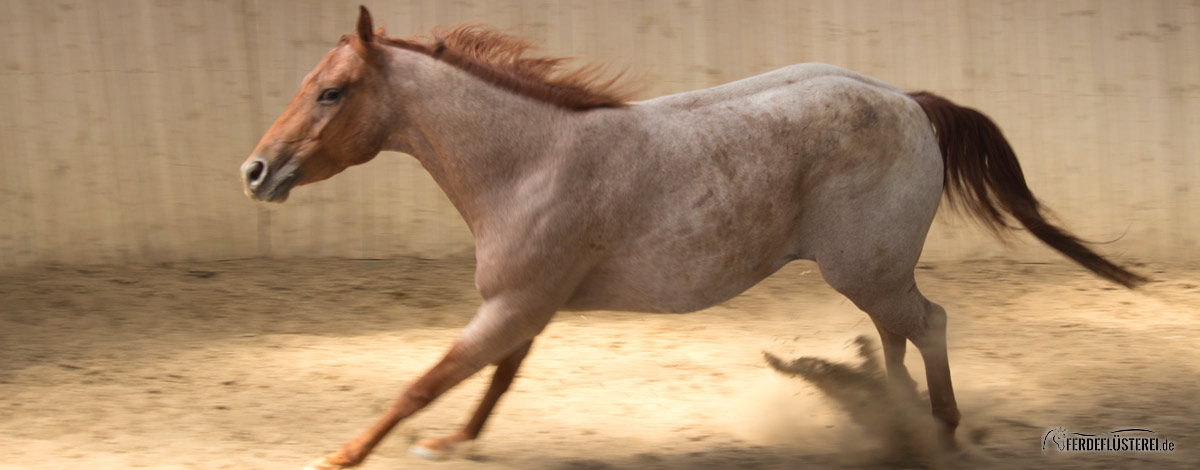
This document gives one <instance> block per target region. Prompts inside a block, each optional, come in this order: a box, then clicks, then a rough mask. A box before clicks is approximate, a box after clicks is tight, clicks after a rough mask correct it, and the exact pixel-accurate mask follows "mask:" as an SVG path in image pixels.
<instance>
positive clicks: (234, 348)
mask: <svg viewBox="0 0 1200 470" xmlns="http://www.w3.org/2000/svg"><path fill="white" fill-rule="evenodd" d="M472 269H473V268H472V263H471V261H470V259H469V258H452V259H444V260H421V259H415V258H405V259H395V260H344V259H290V260H276V259H251V260H235V261H221V262H198V263H173V264H159V265H133V266H93V267H85V268H80V267H62V266H41V267H37V268H30V269H23V270H19V271H9V272H4V273H0V469H55V470H59V469H110V468H111V469H118V468H119V469H126V468H146V469H299V468H300V467H301V466H302V465H303V464H304V463H305V462H307V461H309V460H310V459H312V458H314V457H316V456H318V455H321V454H323V453H325V452H328V451H331V450H333V449H336V448H337V447H338V446H340V445H341V444H342V442H343V441H344V440H345V439H348V438H350V437H352V436H353V435H355V434H356V433H357V432H358V431H360V430H361V429H363V428H364V427H365V426H366V424H367V423H369V422H370V421H371V420H372V419H373V418H374V417H375V416H376V415H377V414H378V413H379V412H380V411H381V410H382V409H383V407H385V406H386V405H387V404H388V403H389V402H390V401H391V400H392V399H393V398H394V397H395V396H397V395H398V394H399V392H400V391H401V390H402V388H403V387H404V385H405V384H407V383H409V382H411V381H412V380H414V379H415V377H416V376H417V374H419V373H420V372H421V371H423V370H424V369H426V368H428V367H429V366H430V365H432V364H433V362H434V361H435V360H436V359H437V358H438V357H440V354H441V353H443V352H444V351H445V349H446V348H447V347H448V346H449V345H450V343H451V342H452V341H453V339H454V338H455V336H456V335H457V331H458V330H459V329H460V328H461V327H462V326H463V325H465V324H466V322H467V321H468V319H469V318H470V317H471V315H472V314H473V312H474V309H475V306H476V304H477V302H478V295H477V294H476V293H475V292H474V290H473V288H472V277H471V272H472ZM1137 269H1138V270H1139V271H1141V272H1144V273H1148V274H1151V275H1153V276H1154V277H1155V278H1156V282H1154V283H1152V284H1150V285H1149V286H1148V287H1146V288H1144V289H1142V290H1141V291H1137V292H1130V291H1126V290H1123V289H1120V288H1117V287H1115V286H1113V285H1110V284H1106V283H1105V282H1103V281H1100V280H1097V279H1095V278H1093V277H1092V276H1091V275H1089V274H1088V273H1086V272H1084V271H1083V270H1081V269H1079V268H1076V267H1074V266H1071V265H1069V264H1067V263H1066V262H1062V263H1050V264H1022V263H1015V262H1008V261H1004V260H976V261H964V262H957V263H936V264H929V263H923V264H922V265H921V266H920V267H919V269H918V273H917V275H918V282H919V284H920V285H921V287H922V291H923V292H925V293H926V294H927V295H928V296H929V297H930V298H931V299H933V300H934V301H936V302H938V303H940V304H942V305H943V306H944V307H946V309H947V310H948V312H949V314H950V328H949V329H950V360H951V365H952V368H953V373H954V379H955V386H956V389H957V391H958V401H959V404H960V406H961V408H962V412H963V424H962V427H961V429H960V431H959V437H960V439H961V440H962V441H963V442H964V443H965V444H966V445H967V449H968V453H967V454H966V455H965V456H958V457H952V458H949V459H948V460H945V461H941V464H944V465H945V466H948V467H951V468H1029V467H1051V466H1053V467H1057V468H1065V469H1082V468H1093V467H1098V466H1104V467H1117V468H1120V467H1127V468H1134V467H1138V468H1188V467H1194V466H1195V463H1196V462H1200V400H1197V397H1200V341H1198V339H1200V269H1197V268H1195V267H1190V266H1182V265H1181V266H1173V265H1168V264H1139V265H1138V267H1137ZM861 334H865V335H870V336H873V335H874V329H873V327H872V325H871V323H870V321H869V320H868V319H867V318H866V316H865V315H864V314H862V313H861V312H859V311H858V310H856V309H855V308H854V306H853V305H852V304H850V303H849V302H848V301H846V300H845V299H844V298H842V297H841V296H839V295H838V294H836V293H835V292H833V291H832V290H831V289H829V287H827V286H826V285H825V284H824V283H823V282H822V281H821V279H820V276H819V275H818V274H817V273H816V271H815V267H814V266H813V265H811V264H804V263H795V264H793V265H789V266H788V267H786V268H785V269H784V270H783V271H781V272H780V273H779V274H777V275H775V276H774V277H772V278H770V279H768V280H767V281H765V282H763V283H762V284H760V285H758V286H757V287H755V288H754V289H752V290H751V291H749V292H748V293H746V294H744V295H743V296H741V297H738V298H736V299H734V300H732V301H730V302H727V303H726V304H723V305H720V306H717V307H713V308H710V309H708V310H705V311H702V312H697V313H694V314H687V315H670V314H641V313H614V312H588V313H576V312H568V313H560V314H559V315H558V317H557V318H556V319H555V321H554V322H553V324H551V325H550V327H549V328H548V329H547V330H546V332H545V333H543V335H542V336H541V337H539V339H538V340H537V341H536V342H535V343H534V348H533V352H532V354H531V356H530V357H529V359H528V360H527V361H526V363H525V365H524V367H523V368H522V369H521V372H520V374H519V375H518V378H517V381H516V383H515V384H514V386H513V388H512V390H511V391H510V392H509V394H508V395H507V396H505V398H504V399H503V401H502V402H501V404H500V407H499V411H498V412H497V414H496V415H495V416H494V417H493V420H492V421H491V423H489V426H488V428H487V429H486V430H485V432H484V435H483V437H482V439H481V440H480V441H478V442H477V443H475V444H474V445H473V446H471V447H470V448H467V449H462V450H461V452H460V453H459V455H456V456H455V458H452V459H450V460H446V461H442V462H428V461H424V460H419V459H417V458H415V457H412V456H410V455H408V450H407V449H408V445H409V443H411V442H412V441H413V440H414V439H416V438H419V437H421V438H423V437H433V436H438V435H441V434H443V433H447V432H449V431H451V430H453V429H454V428H456V427H457V426H458V425H460V424H461V423H462V421H463V420H465V419H466V417H467V416H468V414H469V412H470V411H471V410H472V409H473V408H472V407H473V406H474V404H475V401H476V400H477V399H478V397H479V396H481V395H482V391H483V388H484V387H485V386H486V381H487V378H488V377H489V376H490V371H485V372H484V373H482V374H479V375H477V376H475V377H473V378H471V379H470V380H468V381H467V382H465V383H463V384H462V385H460V386H459V387H458V388H457V389H455V390H453V391H452V392H451V393H449V394H447V395H446V396H444V397H442V398H441V399H440V400H438V401H437V402H435V403H434V404H433V405H432V406H431V407H430V408H428V409H427V410H425V411H424V412H422V413H421V414H419V415H417V416H416V417H414V418H413V419H411V420H409V421H407V422H406V423H404V424H403V425H402V426H401V427H400V428H398V429H397V431H396V432H395V433H393V434H392V435H391V436H390V437H389V439H388V440H386V441H385V442H384V443H383V445H382V446H381V447H380V448H379V449H378V451H377V452H376V453H375V454H374V455H373V456H372V457H371V458H370V459H369V460H368V461H367V462H366V464H365V465H364V466H363V467H362V468H364V469H400V468H436V469H444V470H452V469H533V470H539V469H571V470H585V469H586V470H600V469H627V468H629V469H738V468H744V469H792V468H893V467H919V466H922V465H929V463H928V462H926V463H925V464H922V463H921V462H919V461H911V462H904V461H899V462H898V461H895V460H893V459H890V458H889V457H887V453H886V452H883V449H885V448H886V443H885V442H881V438H880V437H879V436H881V435H887V434H888V433H887V432H883V433H881V432H879V429H869V428H870V427H871V426H872V425H870V424H868V425H866V426H864V425H862V424H860V422H861V421H855V420H854V419H852V418H851V416H852V413H849V412H848V410H846V409H845V408H844V407H841V406H839V405H838V404H837V401H836V400H832V399H831V398H830V397H829V396H827V395H826V394H825V392H821V391H819V390H818V389H817V388H815V387H814V386H812V385H811V384H809V383H806V382H805V381H803V380H801V379H796V378H791V377H784V376H782V375H780V374H778V373H776V372H774V371H773V370H771V369H770V368H769V367H767V365H766V362H765V361H764V359H763V354H762V353H763V352H764V351H769V352H771V353H773V354H776V355H778V356H780V357H782V358H785V359H788V358H795V357H800V356H816V357H821V358H825V359H828V360H831V361H843V362H847V363H851V364H853V363H857V361H859V360H860V359H859V358H858V357H857V350H858V349H857V346H856V345H855V343H854V338H855V337H856V336H858V335H861ZM908 363H909V366H910V368H911V369H912V371H913V375H914V376H915V377H918V378H919V379H923V371H922V370H921V367H920V359H919V356H918V355H917V354H916V352H915V349H913V348H911V347H910V349H909V358H908ZM921 387H922V388H923V385H921ZM835 393H836V392H835ZM883 409H887V408H883ZM896 412H897V413H901V412H902V410H901V411H896ZM913 416H914V418H913V420H916V421H920V420H922V419H927V418H926V417H925V414H924V413H916V414H914V415H913ZM885 422H886V421H885ZM922 425H923V424H920V423H916V424H915V426H917V427H918V428H919V427H920V426H922ZM876 426H878V424H876ZM1059 426H1062V427H1066V428H1067V430H1068V431H1069V432H1084V433H1106V432H1108V431H1112V430H1115V429H1121V428H1127V427H1139V428H1146V429H1151V430H1154V431H1156V432H1157V433H1158V436H1159V437H1162V438H1165V439H1169V440H1171V441H1173V442H1174V443H1175V446H1176V450H1175V451H1174V452H1170V453H1136V452H1121V453H1060V452H1058V451H1056V450H1054V449H1050V450H1049V451H1048V452H1046V453H1043V452H1042V448H1041V444H1042V438H1043V436H1044V435H1045V434H1046V432H1047V431H1048V430H1050V429H1052V428H1056V427H1059ZM937 464H938V463H937V462H935V463H934V465H937Z"/></svg>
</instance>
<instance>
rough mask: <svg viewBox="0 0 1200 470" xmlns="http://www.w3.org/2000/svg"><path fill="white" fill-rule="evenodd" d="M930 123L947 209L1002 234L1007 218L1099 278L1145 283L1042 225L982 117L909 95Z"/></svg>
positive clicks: (1012, 160) (925, 95)
mask: <svg viewBox="0 0 1200 470" xmlns="http://www.w3.org/2000/svg"><path fill="white" fill-rule="evenodd" d="M908 96H910V97H911V98H912V99H913V100H915V101H916V102H917V104H919V105H921V109H923V110H925V115H926V116H928V117H929V122H930V123H931V124H933V128H934V133H935V134H936V135H937V139H938V147H940V148H941V151H942V160H943V161H944V162H945V165H946V166H945V177H944V181H943V185H942V191H944V193H945V194H946V198H947V200H949V202H950V204H951V205H952V206H956V207H959V208H962V209H965V211H966V212H968V213H970V214H972V215H974V216H975V217H977V218H978V219H979V220H980V221H982V222H983V224H984V225H985V226H986V227H988V228H989V229H991V230H992V231H993V232H995V233H996V234H997V235H1003V234H1004V232H1006V231H1007V230H1011V229H1013V228H1014V227H1013V226H1011V225H1009V223H1008V218H1007V216H1006V214H1007V215H1008V216H1012V218H1014V219H1016V220H1017V221H1018V222H1020V223H1021V225H1023V226H1025V228H1026V229H1028V230H1029V231H1030V232H1031V233H1033V235H1034V236H1035V237H1037V238H1038V239H1039V240H1041V241H1042V242H1044V243H1046V244H1047V245H1050V247H1051V248H1054V249H1055V250H1057V251H1058V252H1059V253H1062V254H1063V255H1066V256H1067V257H1068V258H1071V259H1072V260H1074V261H1075V262H1076V263H1079V264H1080V265H1081V266H1083V267H1085V268H1087V269H1088V270H1090V271H1092V272H1094V273H1096V274H1097V275H1099V276H1100V277H1102V278H1105V279H1108V280H1110V281H1112V282H1115V283H1117V284H1120V285H1122V286H1125V287H1128V288H1134V287H1137V286H1139V285H1141V284H1143V283H1145V282H1146V281H1147V280H1148V279H1147V278H1146V277H1143V276H1142V275H1139V274H1135V273H1133V272H1130V271H1129V270H1126V269H1125V268H1122V267H1120V266H1117V265H1116V264H1113V263H1112V262H1111V261H1109V260H1107V259H1105V258H1104V257H1102V256H1100V255H1098V254H1096V252H1094V251H1092V250H1091V249H1090V248H1088V247H1086V246H1084V244H1083V242H1082V241H1081V240H1079V238H1077V237H1075V235H1072V234H1071V233H1070V232H1067V231H1066V230H1063V229H1061V228H1059V227H1056V226H1054V225H1052V224H1050V222H1047V221H1046V219H1045V217H1043V216H1042V211H1041V204H1040V203H1039V202H1038V200H1037V198H1035V197H1034V196H1033V193H1032V192H1030V191H1029V186H1027V185H1026V184H1025V175H1024V174H1023V173H1022V172H1021V165H1020V164H1019V163H1017V155H1016V154H1015V153H1014V152H1013V149H1012V147H1011V146H1009V145H1008V141H1007V140H1005V138H1004V134H1002V133H1001V132H1000V128H999V127H997V126H996V124H995V123H993V122H992V120H991V119H989V118H988V117H987V116H985V115H984V114H983V113H981V112H979V111H976V110H974V109H971V108H967V107H963V106H959V105H956V104H954V103H952V102H950V100H947V99H945V98H942V97H940V96H937V95H935V94H933V93H929V92H924V91H919V92H913V93H909V94H908Z"/></svg>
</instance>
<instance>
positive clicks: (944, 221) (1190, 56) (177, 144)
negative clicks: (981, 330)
mask: <svg viewBox="0 0 1200 470" xmlns="http://www.w3.org/2000/svg"><path fill="white" fill-rule="evenodd" d="M358 3H359V2H358V1H355V2H349V1H345V2H343V1H329V0H304V1H295V0H292V1H265V0H264V1H256V0H239V1H234V0H214V1H201V0H193V1H162V0H160V1H149V0H147V1H104V2H100V1H91V0H59V1H55V2H45V1H40V0H3V1H0V34H2V35H3V40H2V41H0V80H2V83H3V86H0V103H3V108H0V109H3V112H0V163H2V166H0V267H11V266H20V265H28V264H35V263H48V262H52V263H95V262H125V261H137V260H180V259H220V258H235V257H252V256H261V255H270V256H293V255H303V256H309V255H320V256H323V255H333V256H349V257H386V256H392V255H396V254H405V253H416V254H421V255H424V256H439V255H442V254H446V253H450V252H457V251H463V250H468V249H470V237H469V234H468V233H467V231H466V229H465V226H464V225H463V224H462V222H461V221H460V220H459V219H458V216H457V214H456V213H455V212H454V210H453V208H452V207H451V206H450V205H449V203H448V202H447V201H446V200H445V198H444V196H442V195H441V193H440V191H439V190H438V189H437V187H436V186H434V185H433V184H432V182H431V180H430V179H429V177H428V176H427V175H426V174H425V173H424V171H423V170H422V169H421V168H420V166H419V165H417V164H416V162H415V161H414V160H413V159H411V158H410V157H407V156H404V155H395V154H385V155H382V156H380V157H379V158H377V159H376V160H375V161H373V162H371V163H370V164H368V165H367V166H364V167H358V168H354V169H351V170H349V171H347V172H346V173H345V174H343V175H340V176H338V177H336V178H334V179H333V180H330V181H329V182H326V183H322V184H318V185H315V186H311V187H305V188H302V189H300V190H298V191H297V192H296V193H294V195H293V198H292V200H291V201H289V202H288V203H287V204H286V205H282V206H280V205H271V206H265V205H261V204H254V203H251V202H250V201H249V200H247V199H246V198H245V197H244V196H242V194H241V190H240V182H239V180H238V175H237V167H238V165H239V164H240V163H241V161H242V160H243V159H244V158H245V156H246V154H247V153H248V152H249V151H250V150H251V149H252V148H253V146H254V144H255V142H256V141H257V139H258V137H259V136H260V135H261V133H262V132H263V131H264V130H265V129H266V127H267V126H268V125H269V124H270V122H271V121H272V120H273V119H274V118H275V116H276V115H278V113H279V112H280V111H282V109H283V108H284V106H285V105H286V103H287V101H288V100H289V99H290V97H291V95H292V93H294V92H295V89H296V86H297V84H298V82H299V81H300V79H301V78H302V77H303V76H304V74H306V73H307V72H308V71H309V70H310V69H311V67H312V66H313V65H315V64H316V62H317V61H318V59H319V58H320V57H321V56H322V55H323V54H324V53H325V52H326V51H327V50H328V49H329V48H331V47H332V45H333V44H334V43H335V42H336V40H337V38H338V36H339V35H340V34H342V33H345V32H349V31H350V29H351V28H352V26H353V22H354V18H355V15H356V6H357V4H358ZM368 3H369V5H368V6H370V7H371V8H372V9H373V11H374V13H375V17H376V21H377V23H381V24H383V25H385V26H387V28H388V31H389V32H390V33H391V34H392V35H397V36H407V35H410V34H414V33H418V32H425V31H427V30H428V29H429V28H430V27H431V26H433V25H436V24H442V23H452V22H459V21H473V22H483V23H487V24H490V25H493V26H496V27H499V28H503V29H508V30H512V31H517V32H520V33H522V34H525V35H528V36H530V37H532V38H535V39H536V40H538V41H539V42H541V43H543V44H544V45H545V49H546V51H547V52H548V53H551V54H556V55H578V56H582V57H587V58H595V59H600V60H607V61H610V62H612V63H614V64H617V65H619V66H628V67H629V69H630V70H631V71H632V72H633V74H634V75H637V76H640V77H641V79H642V81H643V82H644V83H645V84H646V87H645V89H646V92H645V93H644V94H645V96H647V97H648V96H654V95H658V94H663V93H670V92H677V91H684V90H689V89H694V88H700V87H706V86H711V85H715V84H719V83H722V82H726V81H729V80H734V79H737V78H741V77H745V76H749V75H753V74H757V73H761V72H764V71H767V70H770V69H773V68H775V67H778V66H781V65H784V64H789V63H795V62H804V61H822V62H829V63H834V64H839V65H843V66H847V67H850V68H853V69H856V70H859V71H861V72H865V73H867V74H870V75H874V76H876V77H878V78H881V79H883V80H885V81H888V82H891V83H893V84H896V85H898V86H901V87H903V88H907V89H928V90H933V91H937V92H939V93H942V94H944V95H947V96H949V97H951V98H953V99H955V100H958V101H960V102H961V103H964V104H969V105H971V106H974V107H977V108H979V109H981V110H984V111H985V112H986V113H988V114H989V115H991V116H992V117H993V118H994V119H995V120H996V121H997V122H998V123H1000V125H1001V127H1003V128H1004V130H1005V131H1006V133H1007V135H1008V136H1009V138H1010V139H1011V141H1012V143H1013V145H1014V146H1015V147H1016V149H1017V152H1018V154H1019V155H1020V156H1021V159H1022V164H1023V165H1024V167H1025V172H1026V176H1027V177H1028V179H1029V182H1030V185H1031V186H1032V188H1033V189H1034V191H1035V193H1036V194H1038V195H1039V196H1040V197H1041V198H1042V199H1043V200H1044V201H1045V202H1046V203H1047V204H1048V205H1049V206H1051V207H1052V208H1054V209H1055V210H1056V212H1057V214H1058V215H1059V216H1060V217H1061V218H1062V219H1063V220H1065V221H1066V222H1067V225H1068V226H1069V227H1071V228H1072V229H1074V230H1075V231H1076V232H1077V233H1078V234H1080V235H1081V236H1083V237H1085V238H1089V239H1094V240H1110V239H1116V238H1120V240H1119V241H1117V242H1115V243H1112V244H1110V245H1106V246H1104V247H1102V249H1103V250H1104V251H1106V252H1110V253H1117V254H1120V255H1123V256H1126V257H1136V258H1143V259H1164V260H1178V259H1180V258H1184V259H1192V260H1195V259H1197V256H1198V255H1197V253H1198V252H1200V250H1198V249H1197V248H1198V247H1197V239H1198V236H1197V232H1198V231H1200V217H1198V213H1200V1H1195V0H1193V1H1137V0H1117V1H1062V0H1056V1H1040V0H1016V1H993V0H980V1H957V0H896V1H883V0H880V1H843V0H821V1H798V0H783V1H768V0H759V1H744V2H737V1H697V0H671V1H648V2H637V1H611V2H610V1H599V0H596V1H569V2H552V1H528V0H527V1H519V0H511V1H484V0H478V1H470V0H467V1H424V2H422V1H407V2H406V1H386V2H385V1H374V2H368ZM926 253H927V256H926V257H927V259H929V258H932V259H945V258H956V257H976V256H987V255H992V254H998V253H1005V254H1007V255H1009V256H1013V257H1016V258H1027V259H1040V258H1047V257H1049V256H1050V255H1049V253H1048V251H1046V250H1045V249H1043V248H1040V247H1038V246H1037V245H1036V244H1034V243H1032V242H1029V243H1026V242H1020V243H1016V244H1014V245H1013V246H1011V247H1009V248H1005V247H1004V246H1003V245H1001V244H1000V243H997V242H996V241H995V240H993V239H991V238H989V237H987V236H986V235H982V234H981V233H980V232H978V231H977V230H975V229H973V228H972V226H971V224H969V223H967V222H964V221H963V219H960V218H957V217H941V218H940V222H938V223H937V224H935V229H934V233H933V235H932V236H931V239H930V242H929V244H928V246H927V250H926Z"/></svg>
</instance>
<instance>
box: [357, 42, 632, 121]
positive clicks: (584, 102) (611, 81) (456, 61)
mask: <svg viewBox="0 0 1200 470" xmlns="http://www.w3.org/2000/svg"><path fill="white" fill-rule="evenodd" d="M431 35H432V37H429V38H426V37H413V38H405V39H400V38H390V37H387V36H384V35H383V34H382V32H380V33H376V35H375V40H377V41H379V42H380V43H382V44H387V45H390V46H394V47H400V48H404V49H407V50H410V51H416V52H421V53H424V54H428V55H429V56H431V57H433V58H436V59H438V60H441V61H443V62H446V63H448V64H450V65H453V66H455V67H458V68H460V69H462V70H464V71H466V72H468V73H470V74H472V75H475V76H476V77H479V78H481V79H483V80H484V81H486V82H488V83H491V84H493V85H496V86H499V87H501V88H504V89H506V90H509V91H511V92H513V93H517V94H520V95H524V96H528V97H530V98H534V99H537V100H541V101H545V102H547V103H551V104H554V105H557V106H560V107H563V108H566V109H571V110H577V111H583V110H588V109H595V108H619V107H623V106H625V105H626V99H627V97H628V96H629V95H630V94H631V90H630V87H629V86H628V85H627V84H626V83H625V82H623V81H622V80H621V75H622V74H616V75H615V76H612V77H610V78H605V77H604V75H605V72H606V70H605V68H604V67H603V66H602V65H598V64H586V65H584V66H582V67H575V68H566V67H564V65H565V64H566V62H568V61H569V60H570V59H569V58H566V57H541V56H527V55H526V53H528V52H530V51H531V50H532V49H534V45H533V44H531V43H529V42H528V41H526V40H525V39H522V38H519V37H516V36H512V35H508V34H505V33H502V32H500V31H496V30H494V29H489V28H485V27H482V26H478V25H456V26H451V27H448V28H446V27H437V28H434V30H433V31H432V32H431Z"/></svg>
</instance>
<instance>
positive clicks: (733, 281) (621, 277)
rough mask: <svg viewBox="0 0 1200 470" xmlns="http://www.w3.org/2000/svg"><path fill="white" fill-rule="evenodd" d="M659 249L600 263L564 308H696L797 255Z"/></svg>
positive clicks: (737, 289) (716, 301)
mask: <svg viewBox="0 0 1200 470" xmlns="http://www.w3.org/2000/svg"><path fill="white" fill-rule="evenodd" d="M659 248H660V249H658V250H654V251H649V252H641V253H636V254H631V256H624V257H619V258H614V259H610V260H607V261H606V262H603V263H601V264H599V265H598V266H597V267H596V268H595V269H593V270H592V271H591V272H590V273H589V274H588V275H587V276H586V277H585V278H584V279H583V282H581V283H580V285H579V287H578V288H577V289H576V291H575V293H574V295H573V296H572V297H571V299H570V300H569V301H568V302H567V304H566V306H565V307H566V309H567V310H621V311H636V312H669V313H686V312H694V311H697V310H702V309H705V308H708V307H711V306H713V305H717V304H719V303H721V302H724V301H726V300H729V299H731V298H733V297H736V296H737V295H739V294H741V293H742V292H745V291H746V289H749V288H750V287H753V286H754V285H755V284H758V283H759V282H760V281H762V280H763V279H765V278H767V277H768V276H770V275H771V274H773V273H774V272H775V271H778V270H779V268H781V267H783V265H785V264H787V263H788V262H789V261H791V260H792V259H795V257H792V256H784V255H778V256H770V255H766V254H765V253H767V252H768V250H763V251H757V252H753V253H752V251H755V250H751V249H747V248H748V247H747V246H745V245H743V246H735V245H734V244H724V245H723V246H721V247H719V248H717V249H713V250H702V251H695V250H693V249H687V250H681V249H679V248H681V247H671V246H660V247H659Z"/></svg>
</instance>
